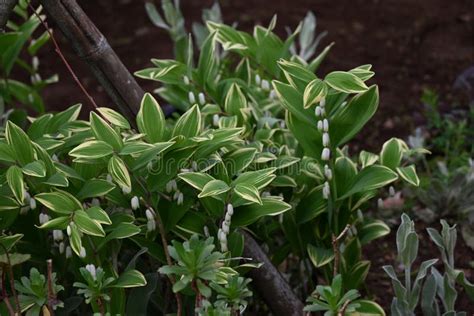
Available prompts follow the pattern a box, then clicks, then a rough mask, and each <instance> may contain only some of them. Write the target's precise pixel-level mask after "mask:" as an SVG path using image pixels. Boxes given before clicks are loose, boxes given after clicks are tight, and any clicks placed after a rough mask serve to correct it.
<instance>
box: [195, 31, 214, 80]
mask: <svg viewBox="0 0 474 316" xmlns="http://www.w3.org/2000/svg"><path fill="white" fill-rule="evenodd" d="M216 34H217V32H211V34H209V36H208V37H207V38H206V40H205V41H204V43H203V44H202V48H201V53H200V54H199V61H198V66H197V74H198V76H199V81H200V82H201V85H202V86H205V85H206V83H207V82H209V81H211V80H214V78H212V76H213V75H214V74H215V71H216V66H217V60H216V41H215V38H216Z"/></svg>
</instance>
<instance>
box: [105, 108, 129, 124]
mask: <svg viewBox="0 0 474 316" xmlns="http://www.w3.org/2000/svg"><path fill="white" fill-rule="evenodd" d="M97 111H99V113H100V114H101V115H102V116H103V117H105V118H106V119H107V121H109V122H110V123H111V124H113V125H115V126H117V127H120V128H123V129H130V123H128V121H127V119H126V118H125V117H123V116H122V114H120V113H118V112H117V111H114V110H112V109H109V108H103V107H101V108H97Z"/></svg>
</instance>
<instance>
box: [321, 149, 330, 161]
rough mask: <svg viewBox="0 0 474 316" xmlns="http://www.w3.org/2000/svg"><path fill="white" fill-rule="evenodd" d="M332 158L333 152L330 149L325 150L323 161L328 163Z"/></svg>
mask: <svg viewBox="0 0 474 316" xmlns="http://www.w3.org/2000/svg"><path fill="white" fill-rule="evenodd" d="M330 156H331V151H330V150H329V148H324V149H323V152H322V153H321V160H324V161H328V160H329V157H330Z"/></svg>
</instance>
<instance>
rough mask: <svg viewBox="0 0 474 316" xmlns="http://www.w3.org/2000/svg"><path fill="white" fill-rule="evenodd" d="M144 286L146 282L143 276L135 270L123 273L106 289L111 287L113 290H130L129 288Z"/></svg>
mask: <svg viewBox="0 0 474 316" xmlns="http://www.w3.org/2000/svg"><path fill="white" fill-rule="evenodd" d="M145 285H146V280H145V277H144V276H143V274H141V273H140V272H139V271H137V270H128V271H125V272H124V273H122V274H121V275H120V277H118V279H116V280H115V281H114V282H112V283H111V284H110V285H109V286H108V287H113V288H131V287H139V286H145Z"/></svg>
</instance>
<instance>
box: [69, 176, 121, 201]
mask: <svg viewBox="0 0 474 316" xmlns="http://www.w3.org/2000/svg"><path fill="white" fill-rule="evenodd" d="M114 188H115V185H114V184H112V183H110V182H109V181H107V180H102V179H90V180H87V181H86V182H84V184H83V185H82V189H81V190H80V191H79V192H78V193H77V194H76V196H77V198H78V199H79V200H84V199H87V198H92V197H100V196H104V195H106V194H107V193H109V192H110V191H112V190H113V189H114Z"/></svg>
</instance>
